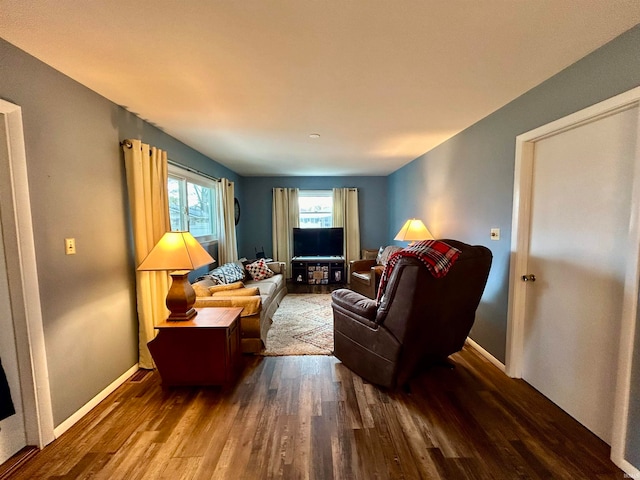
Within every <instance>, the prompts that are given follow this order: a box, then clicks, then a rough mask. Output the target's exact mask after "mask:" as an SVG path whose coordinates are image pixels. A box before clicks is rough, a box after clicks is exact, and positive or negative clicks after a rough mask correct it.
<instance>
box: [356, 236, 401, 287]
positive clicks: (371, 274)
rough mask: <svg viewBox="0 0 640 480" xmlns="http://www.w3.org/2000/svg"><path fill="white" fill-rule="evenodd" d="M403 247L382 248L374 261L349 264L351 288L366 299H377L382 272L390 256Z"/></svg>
mask: <svg viewBox="0 0 640 480" xmlns="http://www.w3.org/2000/svg"><path fill="white" fill-rule="evenodd" d="M400 249H401V247H398V246H395V245H389V246H388V247H384V248H383V247H380V250H379V251H378V255H377V257H376V258H374V259H365V260H352V261H351V262H350V264H349V271H350V272H351V273H350V275H349V288H350V289H351V290H353V291H354V292H358V293H360V294H362V295H364V296H365V297H369V298H376V294H377V293H378V285H379V284H380V278H381V277H382V272H383V271H384V267H385V265H386V263H387V260H388V259H389V256H390V255H391V254H393V253H394V252H396V251H398V250H400Z"/></svg>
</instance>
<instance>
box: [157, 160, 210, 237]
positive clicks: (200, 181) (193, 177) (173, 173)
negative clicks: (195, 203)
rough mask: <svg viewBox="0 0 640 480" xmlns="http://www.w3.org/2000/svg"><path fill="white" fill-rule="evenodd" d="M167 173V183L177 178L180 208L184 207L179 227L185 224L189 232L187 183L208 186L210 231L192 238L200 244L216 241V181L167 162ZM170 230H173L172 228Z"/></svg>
mask: <svg viewBox="0 0 640 480" xmlns="http://www.w3.org/2000/svg"><path fill="white" fill-rule="evenodd" d="M167 173H168V178H167V183H168V182H169V179H176V180H178V181H179V182H181V183H180V197H181V200H183V201H184V202H181V209H185V210H186V211H184V210H183V211H181V213H180V215H181V224H182V225H181V228H184V226H185V225H186V229H184V230H186V231H189V232H190V221H189V213H188V208H189V206H188V190H187V189H188V186H187V184H188V183H191V184H193V185H198V186H200V187H203V188H208V189H209V190H210V195H211V230H212V233H211V234H208V235H199V236H195V235H194V238H195V239H196V240H197V241H198V242H199V243H201V244H205V243H211V242H217V241H218V233H219V229H218V221H217V214H216V201H217V189H218V182H216V181H215V180H211V179H209V178H207V177H204V176H202V175H198V174H197V173H193V172H191V171H189V170H186V169H184V168H181V167H178V166H177V165H173V164H171V163H170V164H169V165H168V169H167ZM172 231H175V230H173V228H172Z"/></svg>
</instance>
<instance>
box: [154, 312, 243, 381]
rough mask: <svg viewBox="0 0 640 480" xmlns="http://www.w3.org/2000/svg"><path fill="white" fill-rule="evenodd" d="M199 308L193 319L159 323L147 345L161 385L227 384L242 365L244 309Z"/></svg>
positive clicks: (234, 377) (236, 374)
mask: <svg viewBox="0 0 640 480" xmlns="http://www.w3.org/2000/svg"><path fill="white" fill-rule="evenodd" d="M196 311H197V312H198V315H196V316H195V317H193V318H192V319H191V320H186V321H177V322H167V321H164V322H162V323H161V324H159V325H157V326H156V327H155V328H156V329H157V330H158V335H157V336H156V338H154V339H153V340H151V341H150V342H149V343H148V344H147V345H148V346H149V351H150V352H151V356H152V357H153V361H154V362H155V364H156V367H157V368H158V373H159V374H160V378H162V384H163V385H167V386H177V385H222V386H227V385H229V384H231V383H232V382H233V381H235V379H236V377H237V376H238V374H239V373H240V370H241V368H242V352H241V350H240V312H241V311H242V308H241V307H233V308H197V309H196Z"/></svg>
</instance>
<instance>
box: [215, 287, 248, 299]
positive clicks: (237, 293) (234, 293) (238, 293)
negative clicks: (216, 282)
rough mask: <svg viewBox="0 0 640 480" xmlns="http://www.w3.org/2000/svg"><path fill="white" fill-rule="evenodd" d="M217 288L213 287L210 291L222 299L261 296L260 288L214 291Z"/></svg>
mask: <svg viewBox="0 0 640 480" xmlns="http://www.w3.org/2000/svg"><path fill="white" fill-rule="evenodd" d="M214 288H215V287H211V288H210V289H209V291H210V292H211V294H212V295H213V296H214V297H215V296H221V297H251V296H254V295H260V289H259V288H258V287H248V288H236V289H235V290H222V291H221V290H213V289H214Z"/></svg>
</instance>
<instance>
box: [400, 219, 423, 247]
mask: <svg viewBox="0 0 640 480" xmlns="http://www.w3.org/2000/svg"><path fill="white" fill-rule="evenodd" d="M394 240H400V241H402V242H414V241H418V240H433V235H431V232H430V231H429V230H428V229H427V227H425V226H424V223H422V220H418V219H416V218H410V219H409V220H407V221H406V222H405V224H404V225H403V226H402V228H401V229H400V231H399V232H398V234H397V235H396V236H395V237H394Z"/></svg>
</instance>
